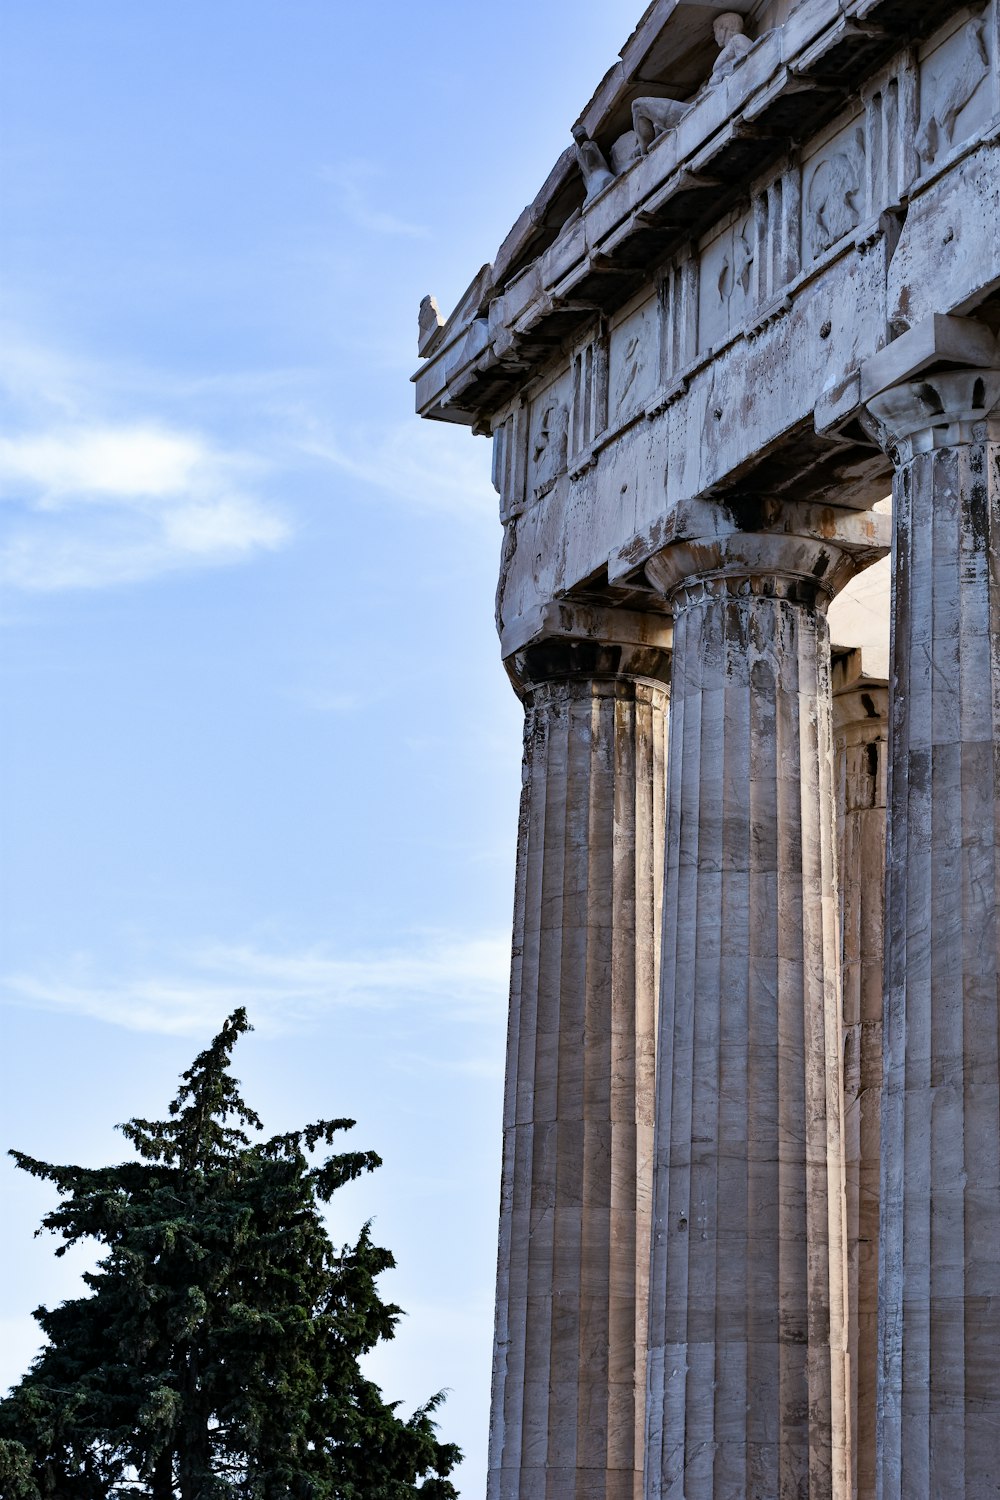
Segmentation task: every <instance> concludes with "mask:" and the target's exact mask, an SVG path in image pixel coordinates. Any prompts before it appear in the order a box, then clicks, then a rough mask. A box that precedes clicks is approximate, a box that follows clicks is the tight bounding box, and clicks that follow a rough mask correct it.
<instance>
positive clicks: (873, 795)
mask: <svg viewBox="0 0 1000 1500" xmlns="http://www.w3.org/2000/svg"><path fill="white" fill-rule="evenodd" d="M883 670H884V668H883ZM833 725H834V744H835V751H836V782H837V819H838V833H839V840H838V842H839V855H840V860H839V863H840V890H841V928H840V931H841V973H842V983H843V996H844V999H843V1007H844V1010H843V1049H844V1155H845V1159H846V1167H847V1305H848V1349H849V1352H850V1406H851V1431H852V1433H853V1434H854V1442H853V1445H852V1448H853V1460H854V1475H853V1482H854V1493H855V1495H856V1497H857V1500H875V1492H876V1484H875V1474H876V1464H875V1390H876V1379H877V1373H878V1235H879V1139H880V1131H879V1105H880V1098H881V1092H882V944H883V921H882V915H883V910H884V896H883V890H884V885H885V823H886V819H885V802H886V768H887V761H888V732H889V691H888V684H887V683H886V682H884V681H879V680H874V679H872V678H871V677H869V676H868V675H867V674H866V673H865V670H864V663H863V661H862V653H861V652H860V651H852V652H849V653H844V654H843V655H841V656H839V657H837V658H835V660H834V664H833Z"/></svg>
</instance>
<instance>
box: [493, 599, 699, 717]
mask: <svg viewBox="0 0 1000 1500" xmlns="http://www.w3.org/2000/svg"><path fill="white" fill-rule="evenodd" d="M672 647H673V626H672V624H671V621H670V620H669V619H668V618H667V617H666V616H665V615H663V614H655V613H653V612H652V611H650V612H649V613H648V614H647V613H640V612H639V611H636V610H628V609H607V608H603V607H600V606H594V605H587V604H570V603H564V602H560V603H552V604H548V605H546V606H545V608H544V609H542V610H540V611H539V613H538V616H537V618H536V619H533V620H532V621H531V622H530V625H529V623H528V622H525V627H524V631H523V640H522V641H521V642H520V643H519V644H518V645H517V646H516V648H515V649H514V650H513V651H511V652H510V653H509V654H508V655H507V656H505V658H504V666H505V667H506V668H507V673H508V676H509V677H510V680H511V682H512V683H513V685H514V690H515V691H516V692H517V694H518V696H519V697H521V698H524V697H526V696H527V695H528V694H530V693H533V692H535V691H536V690H537V689H539V688H540V687H542V686H543V685H544V684H551V683H557V682H559V683H563V684H568V683H576V684H580V685H581V686H586V690H587V691H588V692H589V691H602V690H604V691H607V692H612V693H613V692H617V691H618V686H616V684H617V685H621V684H631V683H635V682H637V681H644V682H646V683H648V684H650V685H651V686H653V687H658V688H660V689H662V690H664V691H665V690H666V688H667V687H668V685H669V682H670V657H671V650H672ZM599 684H604V688H603V689H601V688H600V687H599V686H596V687H595V686H594V685H599ZM629 690H631V689H629Z"/></svg>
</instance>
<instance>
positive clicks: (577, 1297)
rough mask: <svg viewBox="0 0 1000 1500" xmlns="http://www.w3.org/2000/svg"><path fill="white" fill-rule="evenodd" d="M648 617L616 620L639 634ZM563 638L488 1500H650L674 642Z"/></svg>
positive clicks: (521, 950) (540, 686) (510, 1189)
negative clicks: (655, 1186)
mask: <svg viewBox="0 0 1000 1500" xmlns="http://www.w3.org/2000/svg"><path fill="white" fill-rule="evenodd" d="M629 619H632V620H633V621H634V620H635V619H636V617H629V616H624V617H619V622H618V629H619V632H620V633H627V632H623V631H622V622H623V621H624V622H628V620H629ZM639 623H640V627H641V628H638V629H636V630H635V631H634V632H633V634H634V635H635V636H636V637H642V636H645V637H646V638H647V640H651V641H652V642H653V643H652V644H642V643H636V642H633V643H632V644H620V643H615V636H614V634H611V632H613V631H614V630H615V628H616V627H615V624H614V623H611V622H610V621H609V626H608V630H609V639H608V640H605V641H603V642H602V641H600V640H572V639H563V640H548V641H544V642H542V643H541V644H539V645H537V646H533V647H529V648H528V649H526V650H525V651H523V652H520V653H518V655H517V657H516V658H515V659H514V661H513V662H508V667H509V668H511V669H512V676H513V677H514V678H515V682H516V685H517V686H518V691H519V693H520V695H521V697H522V699H523V702H524V708H525V730H524V747H525V748H524V767H523V792H522V798H521V815H520V832H519V840H518V856H517V883H516V894H515V907H514V948H513V965H512V974H511V996H510V1028H509V1039H508V1055H507V1088H506V1104H505V1117H504V1163H503V1186H502V1202H501V1219H500V1254H499V1273H498V1292H497V1329H496V1354H495V1361H494V1383H493V1413H492V1428H491V1450H490V1471H489V1488H488V1495H489V1497H490V1500H529V1497H530V1500H636V1497H638V1496H639V1495H641V1492H642V1430H643V1413H644V1403H643V1395H644V1377H645V1352H646V1310H647V1293H648V1274H649V1234H650V1213H651V1195H652V1145H653V1094H654V1047H655V1035H654V1025H655V1011H656V994H657V984H658V975H659V961H658V940H659V914H660V903H661V892H662V870H663V823H664V799H665V794H664V757H665V749H666V722H667V701H668V698H667V692H668V689H667V683H668V678H669V661H670V658H669V652H668V650H667V649H666V646H667V644H668V643H669V638H670V636H669V626H668V625H664V624H663V623H662V622H659V621H656V620H655V619H654V621H653V623H652V625H644V624H643V622H642V619H641V617H639Z"/></svg>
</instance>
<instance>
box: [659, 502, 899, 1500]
mask: <svg viewBox="0 0 1000 1500" xmlns="http://www.w3.org/2000/svg"><path fill="white" fill-rule="evenodd" d="M705 520H706V524H707V525H711V526H712V527H713V531H708V530H707V529H706V532H704V533H703V534H701V535H691V536H689V537H688V538H687V539H686V540H684V541H678V542H676V543H675V544H674V545H672V546H671V547H670V548H669V549H667V550H666V551H665V552H663V553H661V554H660V555H659V556H658V557H657V558H656V559H655V560H654V561H653V562H652V563H650V564H647V569H646V571H647V574H648V576H649V577H650V578H651V579H652V581H653V582H654V583H655V584H656V585H657V586H658V587H659V588H661V589H662V590H663V592H664V593H665V594H666V595H667V596H668V598H669V599H670V600H671V601H672V604H673V609H674V659H673V678H672V689H671V719H670V750H669V769H668V798H667V852H666V865H665V874H664V881H665V883H664V909H663V976H662V984H661V1020H660V1033H659V1048H660V1051H659V1068H658V1086H657V1128H656V1148H655V1199H654V1225H653V1256H652V1273H651V1297H650V1330H649V1344H650V1356H649V1387H648V1403H649V1404H648V1415H647V1457H646V1465H647V1473H646V1486H647V1487H646V1495H647V1497H648V1500H733V1497H740V1500H743V1497H751V1496H753V1497H755V1500H756V1497H759V1500H832V1497H836V1500H846V1497H847V1496H848V1495H849V1466H850V1438H849V1430H848V1425H849V1424H848V1404H847V1311H846V1305H845V1280H846V1245H845V1232H846V1225H845V1207H844V1149H843V1138H842V1108H843V1098H842V1075H841V993H840V934H839V907H838V891H837V878H836V862H837V856H836V811H835V804H834V762H833V730H832V721H831V684H830V671H831V665H830V640H829V632H828V629H827V622H826V605H827V603H828V600H829V598H830V597H831V596H832V594H833V593H835V592H836V591H837V590H838V589H839V588H840V587H841V586H842V585H843V584H844V583H845V582H846V581H847V579H848V578H849V577H850V576H851V575H852V573H853V572H854V570H855V566H856V562H855V558H854V554H855V553H860V554H861V555H862V557H863V559H864V560H866V561H870V560H873V559H874V557H875V556H877V555H879V546H878V543H879V542H880V540H881V536H882V524H881V522H880V520H879V518H872V517H867V518H864V519H861V518H858V517H851V516H849V515H848V514H847V513H838V512H835V511H830V510H827V511H825V512H822V513H818V512H817V513H816V514H812V513H811V512H810V511H809V510H808V508H807V507H801V508H794V507H787V506H783V505H778V504H775V503H771V502H761V503H760V504H759V505H754V504H752V503H750V502H744V503H742V504H741V505H740V506H739V508H738V513H737V508H736V507H733V515H732V517H731V518H729V517H727V515H726V513H725V512H724V511H722V510H721V508H715V509H714V514H713V515H712V516H706V518H705ZM755 520H756V521H757V524H758V525H759V527H760V530H759V531H757V530H750V529H749V528H750V527H752V526H753V525H754V521H755ZM738 527H743V528H748V529H737V528H738ZM765 527H766V528H767V529H766V530H765V529H764V528H765ZM720 532H721V533H724V534H722V535H720V534H719V533H720ZM882 550H884V549H882Z"/></svg>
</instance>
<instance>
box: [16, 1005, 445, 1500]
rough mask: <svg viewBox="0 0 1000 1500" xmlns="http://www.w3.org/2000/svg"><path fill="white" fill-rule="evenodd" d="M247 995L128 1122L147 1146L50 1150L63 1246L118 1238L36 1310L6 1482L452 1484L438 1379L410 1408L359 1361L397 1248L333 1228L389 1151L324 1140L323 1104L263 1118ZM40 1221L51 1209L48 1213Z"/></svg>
mask: <svg viewBox="0 0 1000 1500" xmlns="http://www.w3.org/2000/svg"><path fill="white" fill-rule="evenodd" d="M251 1029H252V1028H251V1027H250V1024H249V1021H248V1019H247V1015H246V1012H245V1011H244V1010H242V1009H240V1010H237V1011H234V1012H233V1014H232V1015H231V1016H230V1017H229V1018H228V1020H227V1021H226V1023H225V1025H224V1026H223V1028H222V1030H221V1031H220V1032H219V1034H218V1035H217V1036H216V1037H215V1038H214V1040H213V1041H212V1042H211V1044H210V1045H209V1046H208V1047H207V1048H206V1049H205V1051H203V1052H201V1053H200V1054H199V1055H198V1057H196V1058H195V1060H194V1062H193V1063H192V1065H191V1067H190V1068H189V1069H188V1070H187V1071H186V1072H185V1073H184V1074H183V1075H182V1079H181V1086H180V1088H179V1090H178V1094H177V1097H176V1098H175V1099H174V1101H173V1102H172V1104H171V1105H170V1107H169V1112H168V1117H167V1118H166V1119H165V1120H146V1119H133V1120H130V1121H128V1122H127V1123H126V1124H124V1125H122V1126H120V1129H121V1131H122V1133H123V1135H124V1136H125V1137H126V1139H127V1140H128V1141H130V1143H131V1144H132V1146H133V1147H134V1148H135V1151H136V1153H137V1155H138V1158H139V1159H138V1160H130V1161H127V1162H124V1163H121V1164H119V1165H116V1166H109V1167H98V1168H87V1167H79V1166H56V1165H53V1164H52V1163H49V1162H42V1161H38V1160H36V1159H35V1158H33V1157H30V1156H27V1155H25V1154H24V1153H22V1152H18V1151H14V1152H12V1153H11V1154H12V1155H13V1156H14V1158H15V1160H16V1161H17V1163H18V1165H19V1166H20V1167H21V1168H23V1169H24V1170H25V1171H27V1172H30V1173H31V1174H32V1175H33V1176H35V1177H39V1178H42V1179H45V1180H47V1181H50V1182H52V1183H54V1185H55V1186H56V1188H57V1189H58V1191H59V1194H60V1201H59V1203H58V1204H57V1205H56V1207H55V1208H53V1209H52V1210H51V1211H50V1212H49V1213H47V1214H46V1215H45V1217H44V1218H43V1220H42V1229H43V1230H49V1231H51V1232H52V1233H54V1234H56V1235H57V1236H59V1238H60V1240H61V1244H60V1245H59V1247H58V1249H57V1251H56V1254H57V1255H61V1254H64V1253H65V1251H66V1250H67V1249H68V1248H69V1247H70V1246H71V1245H73V1244H76V1243H77V1242H78V1241H81V1240H93V1241H96V1242H97V1243H98V1244H100V1245H102V1246H103V1247H105V1249H106V1254H105V1255H104V1258H103V1259H102V1260H101V1261H100V1263H99V1265H98V1268H97V1269H96V1270H95V1271H93V1272H90V1273H88V1274H87V1275H85V1277H84V1281H85V1283H86V1285H87V1287H88V1290H89V1295H87V1296H83V1297H80V1298H76V1299H73V1300H71V1301H68V1302H64V1303H63V1304H62V1305H61V1306H60V1307H57V1308H55V1309H51V1310H50V1309H48V1308H44V1307H43V1308H39V1309H38V1310H37V1311H36V1313H35V1317H36V1318H37V1320H38V1322H39V1324H40V1325H41V1328H42V1330H43V1331H44V1333H45V1334H46V1336H47V1338H48V1344H47V1345H46V1347H45V1348H43V1350H42V1352H41V1353H40V1354H39V1355H38V1357H37V1358H36V1360H35V1361H34V1363H33V1365H32V1367H31V1369H30V1370H29V1372H28V1373H27V1374H26V1375H25V1376H24V1378H23V1379H22V1380H21V1382H20V1383H19V1385H17V1386H16V1387H15V1388H14V1390H13V1391H12V1392H11V1393H10V1395H9V1396H8V1397H7V1398H6V1399H5V1400H3V1401H0V1494H2V1495H3V1497H4V1500H57V1497H58V1500H108V1497H110V1496H122V1497H124V1496H129V1497H135V1500H139V1497H150V1500H228V1497H233V1500H235V1497H246V1500H292V1497H295V1500H361V1497H362V1496H363V1497H365V1500H409V1497H413V1496H417V1495H422V1496H423V1497H424V1500H452V1497H454V1496H455V1494H456V1492H455V1490H454V1487H453V1486H452V1484H451V1483H450V1481H449V1480H448V1478H447V1476H448V1475H449V1474H450V1473H451V1472H452V1471H453V1469H454V1467H455V1465H456V1464H457V1463H458V1461H459V1459H460V1456H461V1455H460V1454H459V1451H458V1449H457V1448H455V1447H454V1445H451V1444H444V1443H440V1442H438V1440H437V1438H436V1436H435V1429H434V1423H433V1422H432V1420H431V1415H432V1413H433V1412H434V1411H435V1409H436V1408H437V1406H438V1404H439V1403H440V1400H441V1396H440V1395H438V1396H436V1397H433V1398H432V1399H431V1400H430V1401H428V1402H427V1403H426V1404H425V1405H424V1406H423V1407H421V1408H420V1409H418V1411H417V1412H416V1413H414V1415H413V1416H412V1417H410V1418H409V1419H404V1418H402V1417H400V1416H399V1415H398V1404H393V1403H387V1402H386V1401H385V1400H384V1399H383V1397H382V1394H381V1392H380V1391H379V1390H378V1388H377V1387H376V1386H375V1385H374V1384H373V1383H372V1382H371V1381H369V1380H367V1379H365V1377H364V1376H363V1374H362V1372H361V1369H360V1360H361V1359H362V1358H363V1356H364V1355H365V1354H367V1353H368V1352H369V1351H370V1350H371V1349H372V1348H374V1346H375V1345H376V1344H377V1343H378V1342H379V1341H381V1340H383V1339H389V1338H392V1337H393V1336H394V1333H395V1329H396V1324H397V1322H398V1319H399V1316H400V1309H399V1308H397V1307H395V1306H393V1305H392V1304H387V1303H384V1302H383V1301H382V1300H381V1298H380V1296H379V1293H378V1289H377V1285H376V1280H377V1277H378V1276H379V1275H380V1274H381V1273H382V1272H383V1271H385V1270H388V1269H390V1268H391V1267H392V1266H393V1265H394V1261H393V1257H392V1255H391V1254H390V1252H389V1251H388V1250H385V1249H382V1248H380V1247H379V1246H377V1245H375V1244H374V1242H373V1241H372V1238H371V1233H370V1226H369V1225H365V1226H364V1227H363V1228H362V1230H361V1233H360V1235H359V1237H358V1239H357V1242H356V1243H355V1244H354V1245H350V1246H345V1247H343V1248H341V1249H339V1250H338V1249H335V1247H334V1246H333V1244H332V1243H331V1241H330V1238H329V1234H328V1231H327V1228H326V1224H325V1222H324V1219H323V1216H322V1212H321V1208H320V1205H321V1204H323V1203H327V1202H329V1200H330V1198H331V1197H332V1195H333V1193H335V1192H336V1190H337V1188H338V1187H341V1186H343V1185H344V1184H345V1183H347V1182H350V1181H352V1180H354V1179H355V1178H357V1177H360V1176H361V1175H362V1174H363V1173H366V1172H371V1171H373V1170H375V1168H377V1167H378V1166H380V1165H381V1163H380V1160H379V1158H378V1156H377V1155H376V1154H375V1153H374V1152H372V1151H355V1152H340V1153H333V1154H330V1155H326V1156H325V1157H324V1158H322V1159H321V1160H319V1161H317V1162H315V1163H314V1162H313V1161H312V1159H311V1158H312V1157H313V1155H314V1153H316V1152H317V1150H318V1149H319V1148H320V1147H321V1146H326V1147H329V1146H331V1145H332V1144H333V1141H334V1138H335V1136H336V1135H337V1134H338V1133H340V1132H342V1131H345V1130H349V1129H350V1128H351V1127H352V1126H353V1124H354V1121H352V1120H348V1119H327V1120H319V1121H316V1122H314V1123H312V1124H310V1125H307V1126H304V1127H303V1128H302V1129H301V1130H297V1131H291V1132H288V1133H285V1134H283V1135H276V1136H272V1137H270V1138H268V1139H264V1140H260V1139H256V1137H258V1136H259V1135H261V1134H262V1132H263V1126H262V1122H261V1120H260V1119H259V1117H258V1116H257V1114H256V1113H255V1112H254V1111H253V1110H252V1109H251V1108H250V1107H249V1105H247V1104H246V1102H245V1101H244V1100H243V1098H242V1096H241V1093H240V1089H239V1083H238V1081H237V1080H236V1079H235V1078H234V1077H233V1075H232V1072H231V1067H230V1065H231V1060H232V1053H233V1049H234V1047H235V1045H236V1042H237V1041H238V1039H239V1038H240V1037H241V1036H243V1035H244V1034H245V1033H246V1032H247V1031H249V1030H251ZM39 1232H41V1230H40V1231H39Z"/></svg>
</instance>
